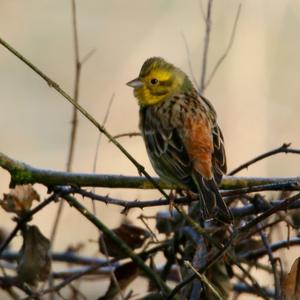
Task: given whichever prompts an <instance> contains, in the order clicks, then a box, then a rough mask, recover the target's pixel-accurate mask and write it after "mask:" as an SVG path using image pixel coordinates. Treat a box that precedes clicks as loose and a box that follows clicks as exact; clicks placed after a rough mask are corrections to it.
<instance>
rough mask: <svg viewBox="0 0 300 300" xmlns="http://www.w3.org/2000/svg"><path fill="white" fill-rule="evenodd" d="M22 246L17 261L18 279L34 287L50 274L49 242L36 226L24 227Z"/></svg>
mask: <svg viewBox="0 0 300 300" xmlns="http://www.w3.org/2000/svg"><path fill="white" fill-rule="evenodd" d="M22 236H23V245H22V248H21V251H20V255H19V259H18V268H17V271H18V278H19V279H20V280H21V281H22V282H27V283H29V284H32V285H35V284H36V282H37V281H43V280H45V279H47V278H48V275H49V272H50V263H51V261H50V256H49V249H50V241H49V240H48V239H47V238H46V237H44V236H43V234H42V233H41V232H40V230H39V228H38V227H36V226H26V227H25V228H24V229H23V230H22Z"/></svg>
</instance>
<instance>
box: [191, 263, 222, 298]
mask: <svg viewBox="0 0 300 300" xmlns="http://www.w3.org/2000/svg"><path fill="white" fill-rule="evenodd" d="M185 265H186V266H187V267H188V268H190V269H191V270H192V271H193V272H194V273H195V274H196V275H197V277H199V279H200V280H201V281H202V282H203V283H205V284H206V286H207V287H208V288H209V289H210V290H211V291H212V293H213V294H214V295H215V296H216V298H217V299H219V300H224V298H223V297H222V296H221V295H220V292H219V291H218V290H217V289H216V287H214V286H213V284H212V283H211V282H209V280H208V279H207V277H206V276H205V275H204V274H201V273H199V272H198V271H197V270H196V269H195V268H194V267H193V266H192V264H191V263H190V262H189V261H185Z"/></svg>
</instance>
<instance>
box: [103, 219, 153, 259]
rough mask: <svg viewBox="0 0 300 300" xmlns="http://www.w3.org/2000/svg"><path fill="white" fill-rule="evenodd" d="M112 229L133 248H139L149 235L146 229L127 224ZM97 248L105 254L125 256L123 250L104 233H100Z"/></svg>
mask: <svg viewBox="0 0 300 300" xmlns="http://www.w3.org/2000/svg"><path fill="white" fill-rule="evenodd" d="M112 231H113V232H114V233H115V234H116V235H117V236H118V237H119V238H120V239H121V240H122V241H124V242H125V243H126V244H127V245H128V246H129V247H130V248H131V249H133V250H134V249H137V248H140V247H141V246H142V245H143V244H144V242H145V240H146V239H147V238H149V237H150V233H149V232H148V231H147V230H145V229H143V228H141V227H138V226H134V225H129V224H122V225H121V226H120V227H118V228H115V229H112ZM103 242H104V243H103ZM105 248H106V249H105ZM99 249H100V252H101V253H103V254H105V255H106V254H107V255H108V256H113V257H118V258H122V257H125V256H124V252H123V251H122V250H120V248H119V247H117V246H115V244H114V243H113V242H112V241H111V240H110V239H109V237H108V236H106V235H105V234H101V235H100V238H99ZM106 250H107V251H106ZM106 252H107V253H106Z"/></svg>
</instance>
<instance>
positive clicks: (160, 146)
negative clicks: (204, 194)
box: [140, 109, 192, 187]
mask: <svg viewBox="0 0 300 300" xmlns="http://www.w3.org/2000/svg"><path fill="white" fill-rule="evenodd" d="M140 116H141V122H140V128H141V131H142V133H143V136H144V140H145V144H146V149H147V152H148V155H149V157H150V160H151V163H152V166H153V168H154V169H155V171H156V172H157V173H158V174H159V175H160V176H161V177H162V178H164V179H166V180H168V181H170V182H173V183H177V184H180V185H182V186H187V187H189V186H190V184H191V178H190V174H191V172H192V163H191V160H190V158H189V156H188V153H187V151H186V149H185V146H184V143H183V141H182V137H181V135H180V133H179V131H178V129H177V128H175V127H173V126H171V124H170V123H168V122H166V119H162V118H160V117H157V116H154V115H153V110H151V109H147V110H146V109H145V110H141V111H140Z"/></svg>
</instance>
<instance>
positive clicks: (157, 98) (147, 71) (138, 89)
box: [127, 57, 193, 106]
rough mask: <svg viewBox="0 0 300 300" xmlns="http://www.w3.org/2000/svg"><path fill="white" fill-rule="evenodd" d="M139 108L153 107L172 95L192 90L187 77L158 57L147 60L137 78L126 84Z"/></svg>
mask: <svg viewBox="0 0 300 300" xmlns="http://www.w3.org/2000/svg"><path fill="white" fill-rule="evenodd" d="M127 85H129V86H130V87H133V88H134V95H135V97H136V98H137V99H138V101H139V104H140V105H141V106H148V105H154V104H156V103H159V102H161V101H164V100H165V99H168V98H169V97H171V96H172V95H174V94H177V93H184V92H187V91H190V90H191V89H193V85H192V83H191V81H190V80H189V78H188V76H187V75H186V74H185V73H184V72H182V71H181V70H180V69H178V68H176V67H175V66H173V65H172V64H170V63H168V62H166V61H165V60H164V59H162V58H160V57H152V58H149V59H147V60H146V61H145V62H144V64H143V66H142V69H141V71H140V74H139V76H138V77H137V78H136V79H133V80H131V81H129V82H128V83H127Z"/></svg>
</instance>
